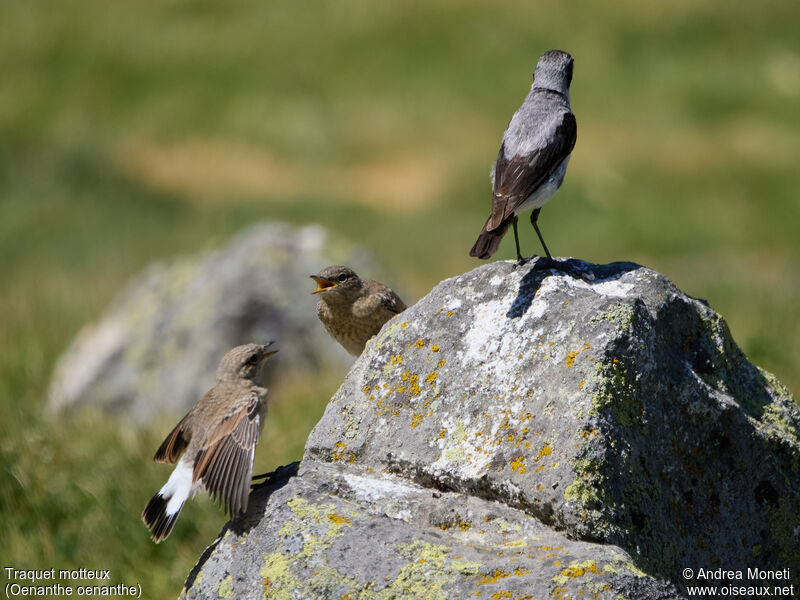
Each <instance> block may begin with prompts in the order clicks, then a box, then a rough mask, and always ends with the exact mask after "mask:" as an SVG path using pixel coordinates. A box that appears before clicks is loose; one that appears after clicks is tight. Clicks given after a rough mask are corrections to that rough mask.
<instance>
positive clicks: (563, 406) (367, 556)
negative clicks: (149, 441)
mask: <svg viewBox="0 0 800 600" xmlns="http://www.w3.org/2000/svg"><path fill="white" fill-rule="evenodd" d="M571 265H572V267H573V269H572V270H573V273H577V272H579V271H580V272H582V273H583V275H582V276H581V277H577V276H575V275H574V274H573V275H567V274H563V273H560V272H556V271H551V270H537V269H536V268H535V263H533V264H532V263H529V264H528V265H525V266H524V267H515V266H514V264H513V263H510V262H499V263H493V264H488V265H484V266H481V267H479V268H477V269H475V270H473V271H471V272H469V273H466V274H464V275H462V276H460V277H456V278H453V279H449V280H447V281H444V282H442V283H441V284H439V285H438V286H437V287H436V288H435V289H434V290H432V291H431V292H430V293H429V294H428V295H427V296H426V297H425V298H423V299H422V300H420V301H419V302H418V303H417V304H416V305H414V306H413V307H410V308H409V309H408V310H407V311H406V312H404V313H403V314H401V315H399V316H398V317H396V318H394V319H393V320H392V321H390V322H388V323H387V324H386V325H385V326H384V328H383V329H382V331H381V333H380V334H379V335H378V336H376V337H375V338H373V340H372V341H371V342H370V343H369V344H368V345H367V348H366V349H365V352H364V354H363V355H362V356H361V357H360V358H359V359H358V360H357V362H356V363H355V365H354V366H353V368H352V369H351V370H350V372H349V374H348V376H347V378H346V380H345V382H344V383H343V385H342V386H341V388H340V389H339V391H338V392H337V393H336V395H335V396H334V397H333V398H332V399H331V401H330V403H329V405H328V407H327V410H326V412H325V415H324V416H323V418H322V420H321V421H320V422H319V423H318V424H317V426H316V428H315V429H314V431H313V432H312V434H311V436H310V437H309V439H308V442H307V444H306V450H305V456H304V459H303V463H302V466H301V467H300V471H299V474H298V475H297V476H296V477H292V478H288V479H287V478H285V477H284V478H283V479H282V480H281V479H280V478H278V480H276V482H275V483H274V484H273V485H272V486H271V487H264V488H262V489H261V490H259V491H258V492H256V494H255V496H254V499H256V498H257V500H256V501H255V502H253V504H252V506H251V509H250V512H249V513H248V515H247V516H246V517H244V518H243V519H241V520H239V521H238V522H234V523H232V524H231V526H230V528H229V529H226V530H225V531H224V535H223V536H222V537H221V539H220V540H218V541H217V542H215V545H214V546H213V547H212V548H211V549H209V551H208V552H207V553H206V555H204V557H203V558H202V559H201V561H200V563H198V565H197V567H196V568H195V570H194V571H193V573H192V575H191V576H190V578H189V580H187V589H186V591H185V596H186V597H187V598H212V597H214V598H216V597H218V596H220V595H222V596H224V595H225V593H223V592H230V593H231V594H234V597H237V598H250V597H252V598H255V597H262V596H263V597H275V598H328V597H333V598H340V597H348V596H347V595H349V597H350V598H402V597H409V598H414V597H420V598H467V597H472V598H474V597H476V596H477V597H486V598H493V597H497V598H548V597H552V598H579V597H598V598H620V597H621V598H678V597H683V594H684V593H686V587H685V586H686V585H694V584H698V585H703V584H706V583H708V581H702V580H697V579H690V580H686V579H684V578H683V576H682V572H683V569H685V568H692V569H694V570H695V572H697V571H698V570H699V569H701V568H702V569H712V570H713V569H718V568H724V569H733V570H738V569H742V570H744V571H745V572H746V571H747V569H748V568H761V569H770V570H778V569H787V568H788V569H790V573H791V574H792V576H793V577H794V578H795V579H797V578H798V576H800V408H798V405H797V404H796V402H795V401H794V399H793V398H792V396H791V395H790V393H789V392H788V391H787V390H786V388H785V387H783V386H782V385H781V384H780V383H779V382H778V381H777V380H776V379H775V377H774V376H772V375H770V374H769V373H766V372H765V371H763V370H761V369H759V368H758V367H756V366H754V365H752V364H751V363H749V362H748V361H747V360H746V358H745V357H744V355H743V354H742V352H741V351H740V350H739V348H738V347H737V346H736V344H735V342H734V341H733V340H732V338H731V336H730V333H729V331H728V329H727V326H726V325H725V322H724V321H723V319H722V318H721V317H720V316H719V315H718V314H717V313H715V312H714V311H713V310H712V309H711V308H709V307H708V306H707V305H706V304H705V303H704V302H702V301H700V300H696V299H693V298H691V297H689V296H687V295H685V294H683V293H682V292H681V291H680V290H678V289H677V288H676V287H675V285H674V284H672V283H671V282H670V281H669V280H668V279H667V278H665V277H664V276H663V275H660V274H658V273H656V272H654V271H652V270H649V269H646V268H643V267H640V266H638V265H635V264H632V263H614V264H611V265H604V266H598V265H590V264H588V263H582V262H579V261H571ZM718 583H719V582H716V581H711V585H716V584H718ZM757 584H759V582H753V585H757ZM477 592H480V594H477ZM495 594H497V595H495ZM595 594H596V596H595Z"/></svg>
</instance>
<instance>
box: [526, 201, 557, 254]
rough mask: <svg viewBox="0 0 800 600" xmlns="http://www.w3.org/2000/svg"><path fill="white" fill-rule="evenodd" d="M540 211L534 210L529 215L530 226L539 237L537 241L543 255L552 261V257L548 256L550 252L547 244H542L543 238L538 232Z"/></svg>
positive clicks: (538, 209) (539, 209)
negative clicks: (539, 243)
mask: <svg viewBox="0 0 800 600" xmlns="http://www.w3.org/2000/svg"><path fill="white" fill-rule="evenodd" d="M541 211H542V209H541V208H536V209H534V211H533V212H532V213H531V225H533V228H534V229H535V230H536V235H538V236H539V241H540V242H542V248H544V253H545V254H546V255H547V258H549V259H550V260H553V257H552V256H550V250H548V249H547V244H545V243H544V238H543V237H542V232H541V231H539V225H538V224H537V221H538V220H539V213H540V212H541Z"/></svg>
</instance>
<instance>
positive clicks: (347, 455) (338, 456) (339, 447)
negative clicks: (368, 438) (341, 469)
mask: <svg viewBox="0 0 800 600" xmlns="http://www.w3.org/2000/svg"><path fill="white" fill-rule="evenodd" d="M334 448H336V449H335V450H334V451H333V454H332V456H331V460H333V461H334V462H339V461H342V460H346V461H347V462H352V461H353V460H354V459H355V456H354V455H353V453H352V452H345V451H346V450H347V444H345V443H344V442H336V443H335V444H334Z"/></svg>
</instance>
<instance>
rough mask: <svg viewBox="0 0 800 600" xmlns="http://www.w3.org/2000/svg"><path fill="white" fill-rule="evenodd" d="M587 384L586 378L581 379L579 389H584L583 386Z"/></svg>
mask: <svg viewBox="0 0 800 600" xmlns="http://www.w3.org/2000/svg"><path fill="white" fill-rule="evenodd" d="M585 385H586V380H585V379H584V380H583V381H581V382H580V383H579V384H578V389H579V390H580V389H582V388H583V386H585Z"/></svg>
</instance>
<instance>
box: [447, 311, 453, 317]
mask: <svg viewBox="0 0 800 600" xmlns="http://www.w3.org/2000/svg"><path fill="white" fill-rule="evenodd" d="M445 314H446V315H447V316H448V317H452V316H453V311H452V310H448V311H447V312H446V313H445Z"/></svg>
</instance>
